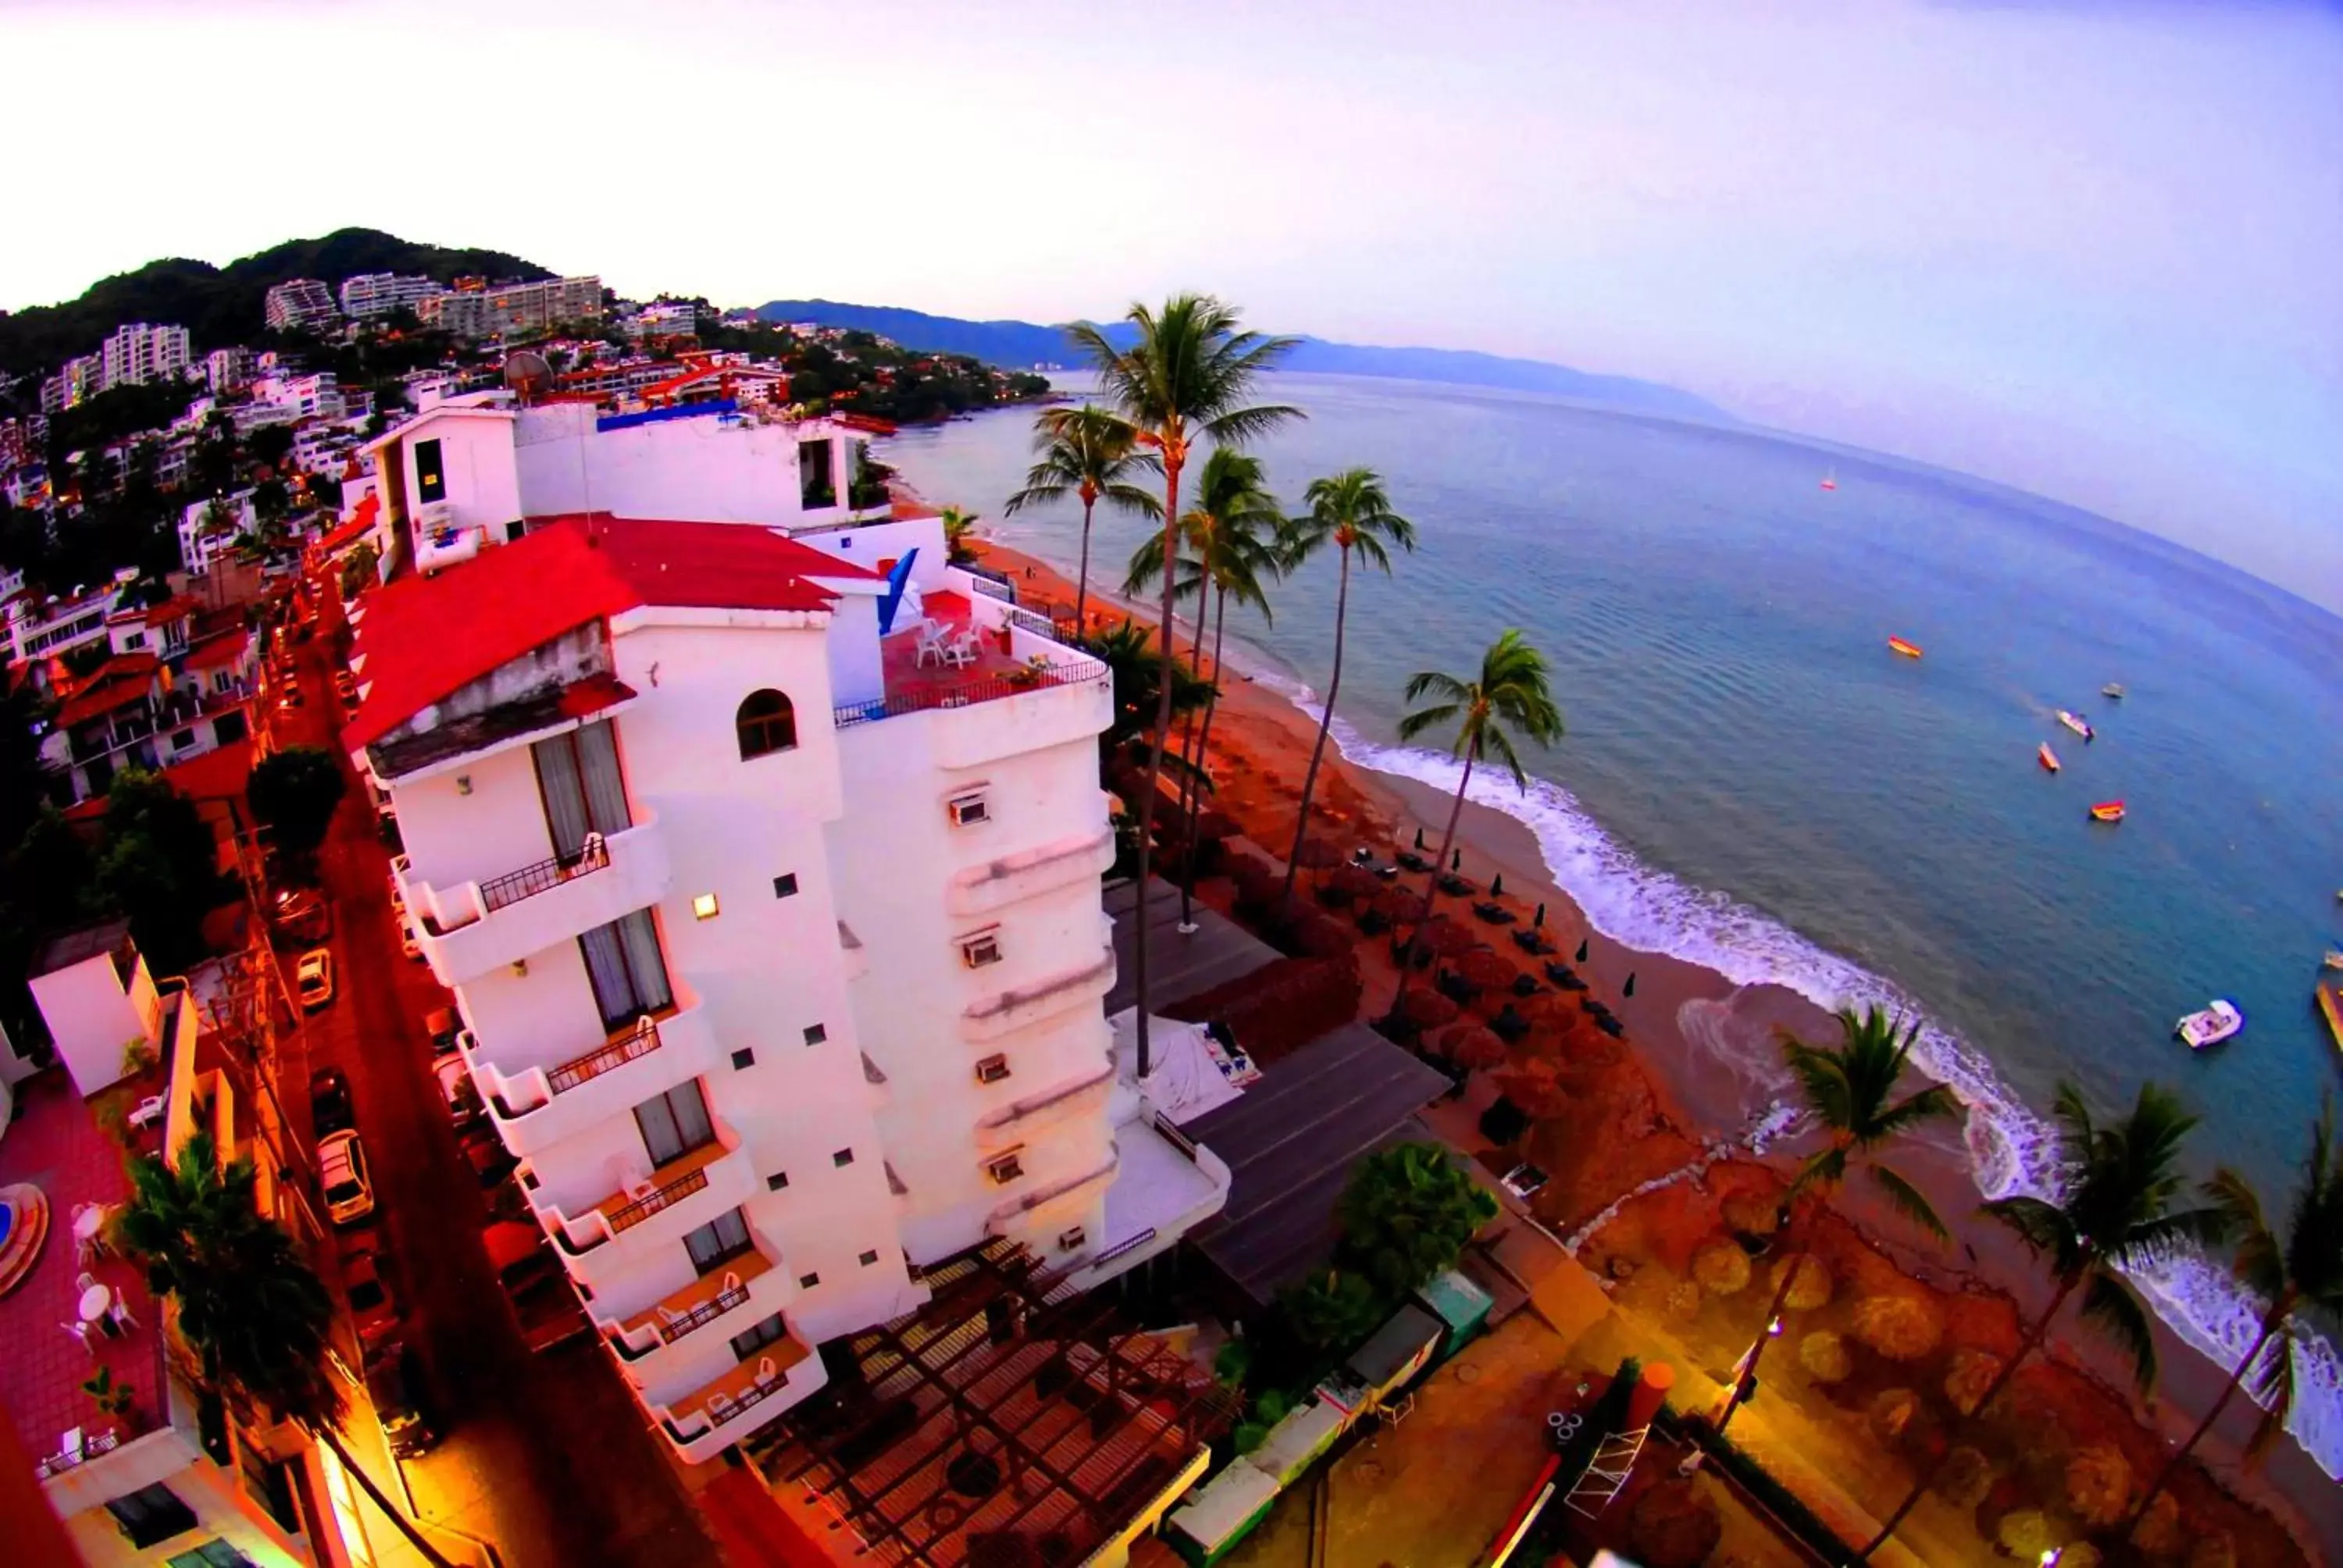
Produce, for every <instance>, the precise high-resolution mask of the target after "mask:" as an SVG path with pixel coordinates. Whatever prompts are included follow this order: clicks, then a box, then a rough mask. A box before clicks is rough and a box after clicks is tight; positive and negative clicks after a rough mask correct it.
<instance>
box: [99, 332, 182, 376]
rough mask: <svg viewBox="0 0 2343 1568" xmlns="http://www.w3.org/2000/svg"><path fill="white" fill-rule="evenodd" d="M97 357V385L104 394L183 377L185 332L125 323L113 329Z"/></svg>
mask: <svg viewBox="0 0 2343 1568" xmlns="http://www.w3.org/2000/svg"><path fill="white" fill-rule="evenodd" d="M98 355H99V359H100V372H99V377H98V379H99V383H100V385H102V386H103V387H106V389H107V390H108V391H111V390H112V389H113V388H115V387H125V386H135V387H143V386H145V385H146V383H147V382H149V381H161V380H164V379H166V378H168V377H175V376H184V375H186V371H187V329H186V327H149V326H148V325H146V323H145V322H143V321H133V322H127V323H125V324H124V325H123V326H120V327H116V328H115V329H114V336H113V337H109V338H107V339H106V343H105V345H104V347H101V348H100V349H99V350H98Z"/></svg>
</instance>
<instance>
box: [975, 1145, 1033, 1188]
mask: <svg viewBox="0 0 2343 1568" xmlns="http://www.w3.org/2000/svg"><path fill="white" fill-rule="evenodd" d="M1017 1153H1018V1151H1016V1150H1014V1149H1011V1151H1009V1152H1008V1153H1006V1154H996V1155H994V1156H993V1157H992V1158H991V1159H990V1160H988V1161H985V1162H984V1173H985V1174H986V1175H988V1176H990V1177H991V1178H992V1180H993V1181H994V1182H995V1183H996V1184H997V1185H999V1186H1002V1187H1006V1186H1007V1185H1009V1183H1011V1181H1016V1180H1017V1179H1018V1178H1019V1177H1020V1176H1022V1175H1024V1174H1025V1167H1024V1165H1023V1163H1022V1162H1021V1161H1019V1160H1018V1158H1017Z"/></svg>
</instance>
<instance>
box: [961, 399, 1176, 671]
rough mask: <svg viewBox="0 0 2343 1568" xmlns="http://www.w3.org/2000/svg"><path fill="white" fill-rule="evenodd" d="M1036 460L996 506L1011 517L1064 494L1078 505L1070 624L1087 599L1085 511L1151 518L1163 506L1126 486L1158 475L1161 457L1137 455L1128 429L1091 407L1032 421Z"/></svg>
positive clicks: (1045, 413)
mask: <svg viewBox="0 0 2343 1568" xmlns="http://www.w3.org/2000/svg"><path fill="white" fill-rule="evenodd" d="M1033 453H1034V457H1035V458H1036V459H1037V460H1036V461H1035V462H1034V464H1033V466H1032V467H1031V468H1028V469H1027V470H1026V471H1025V487H1024V488H1023V489H1021V490H1020V491H1018V492H1017V493H1016V494H1015V495H1013V496H1011V497H1010V498H1009V502H1008V505H1006V506H1004V507H1002V508H1001V513H1002V515H1003V516H1006V517H1012V518H1013V517H1015V516H1016V515H1017V513H1018V512H1019V511H1020V510H1021V508H1026V507H1031V506H1037V505H1039V504H1041V502H1044V501H1054V500H1056V499H1057V498H1059V497H1061V496H1063V495H1065V494H1066V493H1067V492H1068V491H1070V490H1071V492H1073V494H1074V496H1075V498H1077V499H1078V500H1080V501H1081V504H1082V562H1081V568H1080V569H1079V570H1078V571H1077V572H1076V573H1075V575H1074V625H1075V626H1076V627H1077V628H1087V626H1088V624H1089V623H1088V622H1087V621H1086V620H1084V619H1083V616H1084V613H1085V612H1086V610H1087V609H1088V608H1089V604H1090V595H1091V509H1092V508H1095V507H1096V506H1097V505H1098V504H1099V502H1101V501H1105V502H1106V503H1107V504H1108V505H1110V506H1114V507H1120V508H1122V509H1123V510H1125V511H1128V512H1137V513H1139V514H1140V515H1141V516H1142V517H1145V518H1154V517H1156V516H1157V515H1158V514H1159V513H1160V512H1161V510H1162V508H1163V503H1162V502H1161V501H1159V500H1157V499H1156V498H1154V496H1153V495H1151V493H1149V492H1148V491H1146V490H1142V489H1141V488H1140V487H1138V486H1137V485H1134V484H1132V483H1131V477H1132V476H1133V475H1135V474H1160V473H1161V472H1162V471H1163V464H1162V461H1161V459H1160V458H1159V457H1156V456H1155V454H1154V453H1152V452H1147V451H1141V449H1140V448H1139V446H1138V442H1137V437H1134V436H1133V435H1132V433H1131V427H1130V426H1128V425H1126V424H1124V423H1123V422H1122V421H1121V420H1120V419H1118V418H1116V417H1114V416H1113V415H1112V414H1111V413H1109V412H1107V410H1105V409H1103V408H1101V407H1098V406H1096V405H1095V404H1091V403H1085V404H1083V405H1082V406H1081V407H1079V408H1045V409H1043V410H1042V411H1041V415H1040V417H1037V418H1036V419H1035V420H1034V421H1033Z"/></svg>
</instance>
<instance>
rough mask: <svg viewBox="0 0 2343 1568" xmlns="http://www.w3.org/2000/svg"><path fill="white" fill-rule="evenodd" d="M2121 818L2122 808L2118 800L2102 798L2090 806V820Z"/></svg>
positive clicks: (2106, 820)
mask: <svg viewBox="0 0 2343 1568" xmlns="http://www.w3.org/2000/svg"><path fill="white" fill-rule="evenodd" d="M2123 819H2124V809H2123V802H2122V801H2120V800H2102V801H2100V802H2099V803H2098V804H2097V805H2096V806H2094V807H2092V808H2091V820H2092V821H2094V822H2120V821H2122V820H2123Z"/></svg>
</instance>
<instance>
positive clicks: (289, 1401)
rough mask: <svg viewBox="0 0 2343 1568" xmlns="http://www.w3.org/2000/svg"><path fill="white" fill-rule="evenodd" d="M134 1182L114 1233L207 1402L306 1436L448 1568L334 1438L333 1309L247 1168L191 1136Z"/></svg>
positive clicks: (201, 1135)
mask: <svg viewBox="0 0 2343 1568" xmlns="http://www.w3.org/2000/svg"><path fill="white" fill-rule="evenodd" d="M130 1181H131V1195H130V1201H128V1202H127V1203H126V1204H125V1205H123V1209H122V1213H121V1215H120V1217H119V1218H118V1219H117V1220H116V1221H115V1223H116V1228H117V1233H118V1234H119V1235H120V1237H121V1239H122V1243H123V1248H124V1251H126V1253H128V1255H129V1256H130V1257H131V1258H133V1259H134V1260H136V1261H138V1262H140V1263H143V1264H144V1265H145V1266H146V1284H147V1288H148V1289H149V1290H151V1291H153V1292H154V1293H155V1294H156V1295H157V1296H164V1295H168V1296H170V1297H172V1298H174V1299H175V1300H176V1302H177V1303H178V1309H179V1311H178V1322H177V1327H178V1334H179V1338H180V1339H181V1340H183V1341H184V1342H186V1346H187V1348H188V1350H189V1351H191V1352H194V1355H195V1358H196V1373H197V1377H198V1380H199V1382H200V1384H201V1386H202V1389H203V1392H206V1393H207V1394H210V1395H213V1396H215V1397H217V1398H221V1399H232V1400H234V1401H236V1402H239V1403H241V1404H244V1405H246V1406H248V1407H251V1408H254V1409H256V1410H258V1411H259V1412H262V1413H264V1414H266V1416H267V1417H268V1419H270V1420H271V1421H289V1422H294V1423H295V1424H297V1425H298V1426H300V1427H301V1428H303V1429H304V1430H305V1431H307V1432H309V1433H310V1435H311V1436H313V1437H315V1438H316V1439H317V1441H318V1442H322V1443H324V1444H325V1445H326V1446H327V1447H328V1448H330V1449H332V1450H333V1451H334V1454H335V1457H336V1458H337V1459H339V1460H340V1461H341V1462H342V1467H343V1468H344V1469H346V1470H347V1471H348V1472H349V1473H351V1474H352V1475H353V1476H355V1477H356V1478H357V1482H358V1484H359V1485H360V1486H362V1487H364V1488H365V1489H366V1492H367V1494H368V1495H369V1496H370V1497H372V1498H373V1499H374V1503H375V1506H376V1507H377V1508H378V1509H380V1510H381V1511H382V1513H384V1514H385V1515H386V1516H387V1518H388V1519H389V1520H390V1522H391V1523H392V1524H393V1525H395V1526H396V1527H397V1530H398V1531H399V1533H401V1534H403V1535H405V1536H406V1537H407V1541H408V1543H410V1544H411V1545H413V1546H414V1547H415V1548H416V1550H417V1552H418V1553H421V1554H422V1556H423V1559H424V1561H425V1562H427V1563H432V1564H434V1565H435V1568H450V1565H449V1564H448V1563H447V1559H446V1558H445V1557H443V1556H442V1555H440V1553H438V1552H437V1550H436V1549H435V1548H434V1547H433V1546H432V1545H431V1543H429V1542H427V1541H426V1540H424V1539H423V1537H422V1535H421V1534H420V1533H417V1530H416V1528H415V1526H414V1524H413V1523H412V1522H411V1521H409V1520H408V1519H407V1515H406V1514H405V1513H401V1512H400V1511H399V1510H398V1508H397V1507H396V1506H395V1505H394V1504H393V1503H391V1501H390V1499H389V1498H387V1497H386V1496H384V1495H383V1493H382V1491H381V1489H380V1488H379V1487H378V1486H377V1485H376V1484H375V1482H374V1478H373V1477H372V1476H370V1475H369V1474H367V1472H366V1470H365V1469H364V1468H363V1467H362V1466H360V1465H359V1464H358V1463H357V1461H356V1460H354V1459H353V1458H351V1456H350V1454H349V1452H348V1451H347V1450H346V1449H345V1448H344V1447H343V1446H342V1443H341V1440H340V1438H339V1437H338V1436H337V1435H336V1432H335V1428H336V1427H337V1425H338V1424H339V1423H340V1422H341V1420H342V1416H343V1413H344V1411H345V1408H346V1407H345V1403H344V1401H343V1399H342V1391H341V1386H340V1384H338V1383H337V1382H335V1380H334V1378H333V1376H332V1374H331V1373H330V1372H327V1354H328V1350H329V1335H330V1332H331V1328H332V1323H333V1318H334V1304H333V1301H332V1298H331V1297H329V1296H328V1295H327V1293H326V1287H325V1285H324V1284H323V1283H322V1282H320V1281H319V1280H318V1278H317V1272H316V1271H315V1270H313V1269H311V1268H310V1267H309V1265H308V1263H307V1261H306V1260H304V1259H303V1258H302V1256H301V1254H300V1251H299V1250H298V1249H297V1248H296V1247H295V1246H294V1244H293V1238H292V1237H290V1236H288V1235H287V1234H286V1233H285V1230H284V1227H282V1226H281V1225H279V1224H277V1221H274V1220H272V1219H270V1218H268V1217H267V1216H266V1214H264V1213H262V1212H261V1211H260V1206H259V1202H258V1199H257V1195H256V1186H257V1182H258V1178H257V1175H256V1172H255V1171H254V1169H253V1164H252V1161H251V1160H250V1159H249V1158H238V1159H236V1160H234V1161H229V1162H228V1163H226V1164H225V1165H224V1164H222V1163H221V1162H220V1160H219V1151H218V1149H217V1146H216V1144H215V1143H214V1141H213V1139H212V1135H211V1134H210V1133H209V1132H207V1131H206V1132H197V1133H196V1134H195V1135H194V1136H192V1137H190V1138H189V1139H188V1140H187V1141H186V1144H185V1145H184V1146H183V1147H182V1148H181V1149H180V1151H179V1154H178V1158H177V1160H176V1161H166V1160H165V1159H164V1158H163V1157H162V1156H161V1155H155V1154H150V1155H147V1156H146V1157H145V1158H144V1159H141V1160H139V1161H136V1163H135V1164H133V1165H132V1166H131V1168H130Z"/></svg>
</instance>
